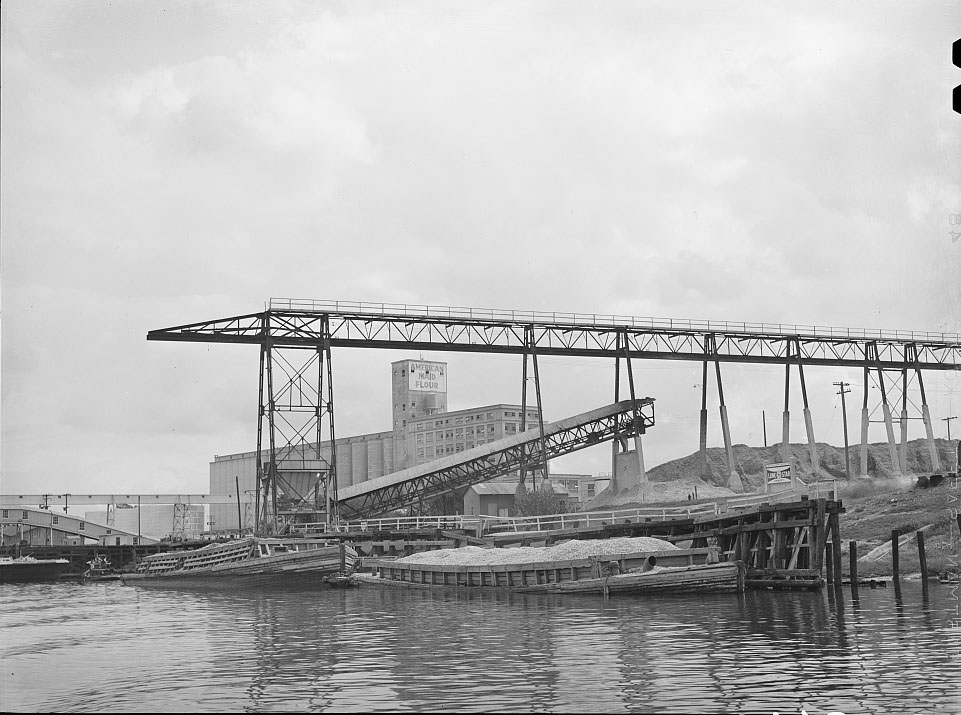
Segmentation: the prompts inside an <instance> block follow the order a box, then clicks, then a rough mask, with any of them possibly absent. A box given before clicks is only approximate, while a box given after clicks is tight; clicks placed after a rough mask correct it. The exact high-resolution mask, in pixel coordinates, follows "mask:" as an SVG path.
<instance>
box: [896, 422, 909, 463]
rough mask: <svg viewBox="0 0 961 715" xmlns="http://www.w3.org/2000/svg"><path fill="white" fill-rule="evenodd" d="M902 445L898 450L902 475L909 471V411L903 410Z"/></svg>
mask: <svg viewBox="0 0 961 715" xmlns="http://www.w3.org/2000/svg"><path fill="white" fill-rule="evenodd" d="M900 422H901V445H900V448H899V449H898V464H899V465H900V467H901V472H902V473H905V474H906V473H907V471H908V410H907V408H901V419H900Z"/></svg>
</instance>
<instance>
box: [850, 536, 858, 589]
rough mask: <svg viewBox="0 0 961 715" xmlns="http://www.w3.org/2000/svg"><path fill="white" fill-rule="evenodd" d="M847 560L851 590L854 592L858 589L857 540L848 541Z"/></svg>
mask: <svg viewBox="0 0 961 715" xmlns="http://www.w3.org/2000/svg"><path fill="white" fill-rule="evenodd" d="M848 560H849V564H850V565H849V569H850V571H851V590H852V591H853V592H854V593H857V591H858V542H857V541H849V542H848Z"/></svg>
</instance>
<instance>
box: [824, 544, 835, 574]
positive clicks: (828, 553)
mask: <svg viewBox="0 0 961 715" xmlns="http://www.w3.org/2000/svg"><path fill="white" fill-rule="evenodd" d="M824 566H825V568H826V570H827V575H826V578H827V582H828V583H834V543H833V542H831V541H829V542H827V543H826V544H825V545H824Z"/></svg>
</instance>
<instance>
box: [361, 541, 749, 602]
mask: <svg viewBox="0 0 961 715" xmlns="http://www.w3.org/2000/svg"><path fill="white" fill-rule="evenodd" d="M712 553H716V552H714V551H713V550H712V549H706V548H705V549H677V550H672V551H658V552H643V553H631V554H614V555H609V556H598V557H590V558H587V559H576V560H570V561H551V562H542V563H529V564H498V565H476V566H463V565H460V566H453V565H448V564H417V563H409V562H397V561H391V560H386V559H364V567H365V568H369V569H371V570H372V571H373V573H358V574H356V575H355V578H356V579H357V581H358V582H359V583H361V584H368V585H376V586H386V587H401V588H468V589H470V588H493V589H500V590H509V591H517V592H524V593H596V594H604V593H684V592H689V593H690V592H725V591H728V592H742V591H743V590H744V584H745V578H744V575H745V568H744V565H743V564H742V563H741V562H739V561H731V562H723V563H708V557H709V556H710V555H711V554H712ZM652 557H653V561H652ZM652 566H653V568H652Z"/></svg>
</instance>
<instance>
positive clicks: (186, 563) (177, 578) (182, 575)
mask: <svg viewBox="0 0 961 715" xmlns="http://www.w3.org/2000/svg"><path fill="white" fill-rule="evenodd" d="M356 559H357V552H356V551H355V550H354V549H353V547H351V546H350V545H349V544H345V543H343V542H336V541H326V540H323V539H310V538H286V537H281V538H264V537H250V538H247V539H242V540H238V541H231V542H227V543H219V544H208V545H207V546H203V547H201V548H199V549H193V550H190V551H166V552H163V553H160V554H154V555H153V556H148V557H146V558H145V559H143V560H142V561H141V562H140V563H139V564H138V565H137V570H136V572H134V573H124V574H121V580H122V581H123V583H124V584H125V585H130V586H173V587H178V586H190V587H205V588H233V587H236V586H246V585H271V586H285V585H293V584H305V585H319V584H321V583H323V582H324V579H325V578H326V577H330V576H338V575H343V574H349V573H350V572H351V571H352V570H353V567H354V563H355V561H356Z"/></svg>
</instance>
